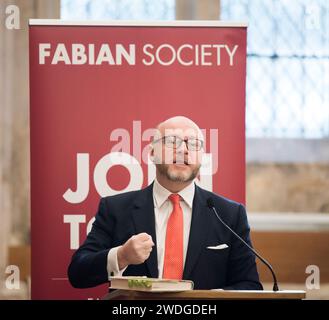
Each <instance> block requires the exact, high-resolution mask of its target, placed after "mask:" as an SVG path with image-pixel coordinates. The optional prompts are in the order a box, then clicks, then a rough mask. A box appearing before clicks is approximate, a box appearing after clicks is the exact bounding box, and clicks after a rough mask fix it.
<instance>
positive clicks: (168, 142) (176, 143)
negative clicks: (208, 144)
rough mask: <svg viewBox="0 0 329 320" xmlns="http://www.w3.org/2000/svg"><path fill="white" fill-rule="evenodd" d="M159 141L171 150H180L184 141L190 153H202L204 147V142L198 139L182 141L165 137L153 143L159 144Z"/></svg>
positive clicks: (172, 137)
mask: <svg viewBox="0 0 329 320" xmlns="http://www.w3.org/2000/svg"><path fill="white" fill-rule="evenodd" d="M159 141H162V142H163V144H164V145H165V146H166V147H167V148H171V149H177V148H180V147H181V146H182V143H183V141H184V142H185V144H186V148H187V150H189V151H200V150H201V149H202V147H203V141H202V140H199V139H196V138H187V139H182V138H180V137H177V136H164V137H162V138H160V139H157V140H155V141H153V143H157V142H159Z"/></svg>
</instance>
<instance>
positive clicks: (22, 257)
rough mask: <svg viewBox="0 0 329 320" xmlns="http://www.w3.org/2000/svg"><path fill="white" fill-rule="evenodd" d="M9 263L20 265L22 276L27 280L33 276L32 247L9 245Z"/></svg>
mask: <svg viewBox="0 0 329 320" xmlns="http://www.w3.org/2000/svg"><path fill="white" fill-rule="evenodd" d="M8 259H9V264H11V265H15V266H18V267H19V270H20V278H21V280H22V281H26V280H27V278H28V277H30V276H31V263H30V260H31V247H30V246H17V247H9V257H8Z"/></svg>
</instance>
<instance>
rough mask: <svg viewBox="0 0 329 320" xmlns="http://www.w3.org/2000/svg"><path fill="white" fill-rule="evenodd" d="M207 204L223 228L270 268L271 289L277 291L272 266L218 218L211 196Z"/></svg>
mask: <svg viewBox="0 0 329 320" xmlns="http://www.w3.org/2000/svg"><path fill="white" fill-rule="evenodd" d="M207 205H208V207H209V208H210V209H212V210H213V211H214V213H215V215H216V217H217V219H218V220H219V221H220V222H221V223H222V225H223V226H224V227H225V228H227V229H228V230H230V232H232V233H233V234H234V235H235V236H236V237H237V238H238V239H239V240H240V241H241V242H242V243H243V244H244V245H246V246H247V247H248V248H249V249H250V250H251V251H252V252H253V254H254V255H255V256H256V257H258V258H259V259H260V260H261V261H262V262H263V263H264V264H265V265H266V266H267V267H268V268H269V269H270V271H271V273H272V276H273V283H274V284H273V291H279V286H278V281H277V279H276V276H275V273H274V271H273V268H272V266H271V265H270V264H269V263H268V262H267V261H266V260H265V259H264V258H263V257H262V256H261V255H260V254H258V253H257V252H256V251H255V250H254V249H253V248H252V247H251V246H250V245H249V244H248V243H247V242H245V241H244V240H243V239H242V238H241V237H240V236H239V235H238V234H237V233H236V232H234V231H233V230H232V229H231V228H230V227H229V226H228V225H227V224H226V223H225V222H224V221H223V220H222V219H221V218H220V216H219V215H218V213H217V210H216V208H215V204H214V200H213V199H212V198H208V199H207Z"/></svg>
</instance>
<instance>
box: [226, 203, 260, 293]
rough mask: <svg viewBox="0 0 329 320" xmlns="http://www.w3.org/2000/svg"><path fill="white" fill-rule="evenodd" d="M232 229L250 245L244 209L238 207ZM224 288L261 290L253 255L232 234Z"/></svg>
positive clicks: (240, 206)
mask: <svg viewBox="0 0 329 320" xmlns="http://www.w3.org/2000/svg"><path fill="white" fill-rule="evenodd" d="M234 231H235V232H236V233H237V234H238V235H239V236H240V237H241V238H242V239H243V240H244V241H246V242H247V243H248V244H249V245H250V246H252V244H251V240H250V227H249V224H248V219H247V214H246V210H245V208H244V207H243V206H242V205H239V208H238V217H237V222H236V226H235V228H234ZM224 289H225V290H263V287H262V285H261V283H260V282H259V276H258V272H257V267H256V262H255V255H254V254H253V252H252V251H251V250H249V249H248V247H247V246H245V245H244V244H243V243H242V242H241V241H240V240H239V239H238V238H236V237H235V236H234V235H233V234H232V248H231V253H230V257H229V266H228V277H227V283H226V286H225V287H224Z"/></svg>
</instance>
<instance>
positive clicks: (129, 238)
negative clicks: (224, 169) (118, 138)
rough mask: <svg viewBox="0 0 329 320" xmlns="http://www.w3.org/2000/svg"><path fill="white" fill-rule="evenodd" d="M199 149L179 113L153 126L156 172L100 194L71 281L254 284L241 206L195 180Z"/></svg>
mask: <svg viewBox="0 0 329 320" xmlns="http://www.w3.org/2000/svg"><path fill="white" fill-rule="evenodd" d="M203 151H204V140H203V135H202V132H201V130H200V129H199V127H198V126H197V125H196V124H195V123H194V122H193V121H192V120H190V119H188V118H186V117H181V116H180V117H174V118H170V119H168V120H166V121H164V122H162V123H160V124H159V125H158V127H157V130H156V133H155V135H154V138H153V141H152V143H151V151H150V157H151V159H152V161H153V162H154V163H155V166H156V179H155V181H154V182H153V183H152V184H151V185H150V186H148V187H146V188H145V189H143V190H139V191H132V192H127V193H123V194H118V195H115V196H110V197H105V198H103V199H101V201H100V204H99V209H98V213H97V215H96V219H95V222H94V224H93V227H92V230H91V232H90V233H89V234H88V236H87V239H86V240H85V242H84V243H83V244H82V246H81V247H80V248H79V249H78V250H77V251H76V252H75V254H74V255H73V257H72V261H71V264H70V266H69V269H68V276H69V280H70V282H71V284H72V285H73V286H74V287H77V288H88V287H93V286H97V285H99V284H102V283H105V282H107V281H108V279H109V276H110V275H127V276H128V275H130V276H133V275H136V276H148V277H153V278H157V277H159V278H169V279H189V280H192V281H193V282H194V288H195V289H214V288H222V289H227V290H229V289H231V290H262V285H261V284H260V282H259V277H258V273H257V268H256V263H255V256H254V254H253V253H252V252H251V251H250V250H249V249H248V248H247V247H246V246H245V245H243V244H242V243H241V242H240V241H239V240H237V239H236V238H235V237H234V236H233V235H232V233H230V232H229V231H228V230H227V229H226V228H225V227H224V226H223V225H222V224H221V223H220V222H219V221H218V220H217V218H216V216H215V214H214V212H213V211H212V210H211V209H210V208H209V207H208V206H207V200H208V199H209V198H212V200H213V202H214V205H215V207H216V208H217V210H218V212H219V214H220V215H221V218H222V219H223V220H224V221H225V222H226V223H227V224H228V225H229V226H230V227H231V228H232V229H233V230H234V231H235V232H236V233H237V234H239V235H240V236H241V237H242V238H243V239H244V240H245V241H246V242H247V243H248V244H249V245H251V242H250V237H249V232H250V229H249V225H248V221H247V215H246V211H245V209H244V207H243V206H242V205H241V204H239V203H236V202H234V201H231V200H228V199H225V198H224V197H221V196H219V195H216V194H214V193H212V192H209V191H206V190H204V189H202V188H200V187H198V186H197V185H196V184H195V183H194V179H195V178H196V177H197V175H198V173H199V169H200V166H201V159H202V154H203Z"/></svg>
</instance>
